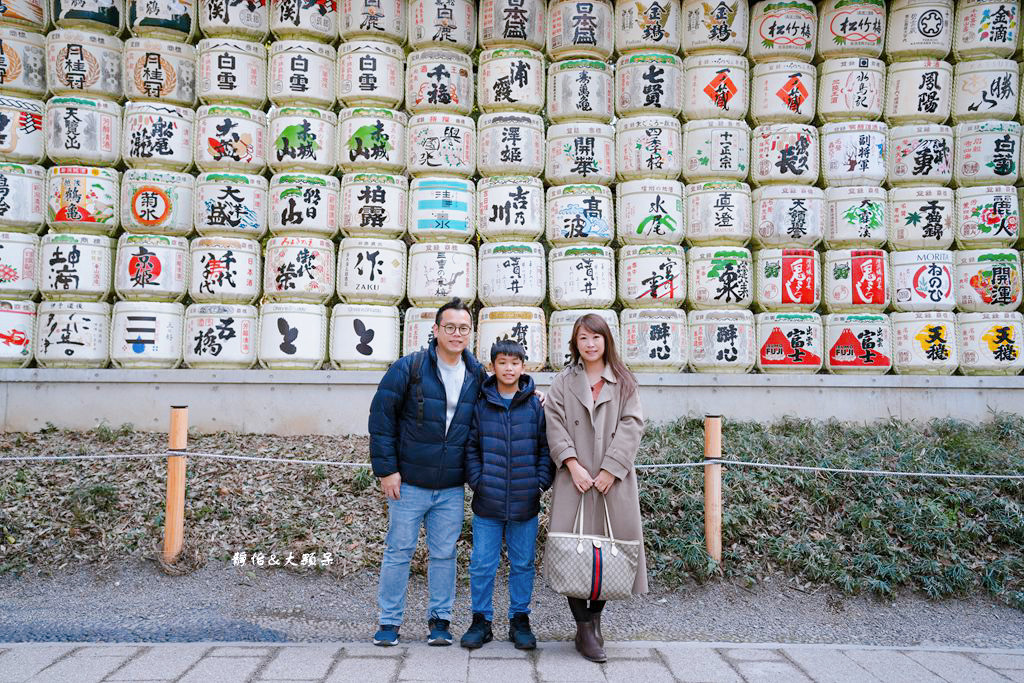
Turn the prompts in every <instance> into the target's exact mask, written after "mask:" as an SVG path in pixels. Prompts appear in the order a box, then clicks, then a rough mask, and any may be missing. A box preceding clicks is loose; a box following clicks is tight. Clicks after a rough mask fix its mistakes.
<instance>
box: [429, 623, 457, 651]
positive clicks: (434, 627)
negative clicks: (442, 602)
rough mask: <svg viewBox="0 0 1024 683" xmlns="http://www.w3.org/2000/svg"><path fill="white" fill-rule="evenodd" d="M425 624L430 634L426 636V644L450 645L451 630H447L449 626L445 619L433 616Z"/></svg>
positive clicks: (451, 639)
mask: <svg viewBox="0 0 1024 683" xmlns="http://www.w3.org/2000/svg"><path fill="white" fill-rule="evenodd" d="M427 626H428V627H429V628H430V635H428V636H427V645H442V646H443V645H451V644H452V641H453V640H454V638H452V632H451V631H449V630H448V627H449V626H450V624H449V622H448V620H447V619H438V618H437V617H434V618H433V619H431V620H430V621H428V622H427Z"/></svg>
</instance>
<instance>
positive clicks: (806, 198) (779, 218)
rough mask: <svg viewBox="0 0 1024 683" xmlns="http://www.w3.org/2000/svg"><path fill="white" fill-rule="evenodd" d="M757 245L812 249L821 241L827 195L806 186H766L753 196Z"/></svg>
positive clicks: (754, 235)
mask: <svg viewBox="0 0 1024 683" xmlns="http://www.w3.org/2000/svg"><path fill="white" fill-rule="evenodd" d="M750 199H751V207H752V215H753V218H752V223H753V226H754V231H753V238H754V244H756V245H758V246H760V247H773V248H778V247H804V248H813V247H815V246H817V244H818V242H820V241H821V229H822V227H821V223H822V216H823V214H824V211H825V193H824V192H823V191H822V190H820V189H818V188H816V187H808V186H807V185H766V186H765V187H759V188H757V189H756V190H754V191H753V192H752V193H751V195H750Z"/></svg>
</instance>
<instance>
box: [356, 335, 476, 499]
mask: <svg viewBox="0 0 1024 683" xmlns="http://www.w3.org/2000/svg"><path fill="white" fill-rule="evenodd" d="M421 353H423V352H422V351H417V352H416V353H411V354H409V355H408V356H402V357H401V358H399V359H398V361H397V362H395V363H394V364H393V365H392V366H391V367H390V368H388V371H387V372H386V373H385V374H384V378H383V379H382V380H381V381H380V385H378V387H377V393H376V394H374V396H373V402H372V403H370V421H369V432H370V462H371V464H372V465H373V473H374V474H375V475H376V476H378V477H386V476H388V475H389V474H394V473H395V472H399V473H401V475H402V481H403V482H405V483H407V484H412V485H413V486H419V487H420V488H425V489H433V490H437V489H446V488H451V487H453V486H462V485H463V484H465V483H466V475H465V457H466V454H465V448H466V440H467V439H468V438H469V423H470V421H471V420H472V419H473V407H474V405H475V404H476V398H477V395H478V394H479V393H480V380H481V378H482V377H484V376H485V373H484V371H483V367H482V366H481V365H480V363H478V362H477V360H476V358H474V357H473V354H472V353H470V352H469V351H468V350H466V351H463V352H462V360H463V361H464V362H465V363H466V379H465V380H464V381H463V383H462V393H461V394H459V404H458V406H457V407H456V409H455V415H454V416H453V417H452V423H451V426H449V427H448V431H447V433H445V427H444V423H445V416H446V414H447V410H446V398H445V393H444V384H443V383H442V382H441V375H440V373H439V372H438V369H437V340H433V341H431V342H430V345H429V346H428V347H427V350H426V355H424V356H423V360H422V363H421V365H420V371H419V375H420V385H421V387H422V389H423V419H422V420H420V419H419V415H418V412H419V411H418V407H417V403H416V388H415V385H414V383H413V382H412V381H411V378H412V368H413V362H414V359H415V358H416V356H417V355H418V354H421Z"/></svg>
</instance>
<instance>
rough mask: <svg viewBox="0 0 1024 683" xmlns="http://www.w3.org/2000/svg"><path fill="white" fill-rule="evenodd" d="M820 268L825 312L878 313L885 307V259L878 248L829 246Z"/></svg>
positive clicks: (887, 264) (886, 298)
mask: <svg viewBox="0 0 1024 683" xmlns="http://www.w3.org/2000/svg"><path fill="white" fill-rule="evenodd" d="M824 270H825V272H824V276H825V277H824V279H823V280H822V283H823V294H824V299H825V308H826V309H828V312H829V313H881V312H882V311H884V310H885V309H886V308H887V307H888V306H889V259H888V255H887V254H886V253H885V251H883V250H882V249H830V250H828V251H826V252H825V264H824Z"/></svg>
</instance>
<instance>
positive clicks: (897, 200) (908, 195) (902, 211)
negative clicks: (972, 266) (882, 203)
mask: <svg viewBox="0 0 1024 683" xmlns="http://www.w3.org/2000/svg"><path fill="white" fill-rule="evenodd" d="M888 207H889V209H888V211H889V215H888V231H889V248H890V249H892V250H894V251H904V250H907V249H949V247H950V245H951V244H953V190H951V189H949V188H948V187H896V188H893V189H892V190H889V201H888Z"/></svg>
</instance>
